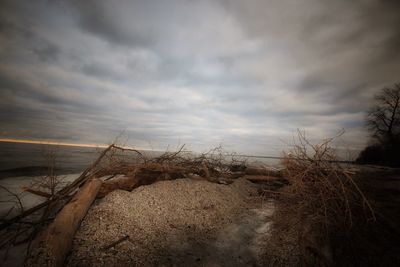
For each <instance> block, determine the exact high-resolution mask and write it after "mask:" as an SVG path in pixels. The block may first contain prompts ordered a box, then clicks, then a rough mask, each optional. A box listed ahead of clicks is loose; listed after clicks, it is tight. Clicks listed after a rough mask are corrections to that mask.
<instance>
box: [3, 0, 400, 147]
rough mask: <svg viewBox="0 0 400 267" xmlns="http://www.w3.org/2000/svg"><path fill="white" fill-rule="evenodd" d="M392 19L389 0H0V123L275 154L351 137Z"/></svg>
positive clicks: (386, 70) (393, 77)
mask: <svg viewBox="0 0 400 267" xmlns="http://www.w3.org/2000/svg"><path fill="white" fill-rule="evenodd" d="M398 25H400V3H399V1H378V0H358V1H351V2H349V1H344V0H343V1H317V0H299V1H282V0H280V1H278V0H268V1H263V0H252V1H239V0H238V1H223V0H221V1H184V0H174V1H165V2H164V1H123V0H120V1H32V2H24V1H1V3H0V41H1V42H0V59H1V61H0V62H1V63H0V95H1V98H0V111H1V114H0V122H1V129H0V134H1V137H14V138H36V139H53V140H61V141H82V142H88V143H93V142H98V143H104V142H108V141H110V140H112V139H113V137H115V136H116V135H118V133H120V132H121V131H122V130H125V134H126V135H127V136H128V137H129V142H130V143H131V144H134V145H138V146H143V147H148V146H149V143H151V144H152V146H153V147H155V148H160V147H166V146H167V145H168V144H172V145H174V144H177V143H179V142H181V143H187V144H191V145H192V148H193V149H196V150H204V149H207V147H208V146H212V145H217V144H219V143H221V142H222V143H223V144H224V145H225V146H226V147H227V148H229V149H233V150H238V151H241V152H245V153H258V154H278V153H279V152H280V150H281V149H282V147H284V146H285V145H284V142H282V140H290V138H291V136H292V134H293V133H294V131H295V130H296V128H303V129H305V130H307V132H308V133H309V134H310V135H311V137H312V138H314V137H324V136H327V135H332V134H335V133H337V131H339V130H340V129H341V128H346V130H347V133H346V135H345V137H343V138H344V139H345V141H344V142H347V144H350V146H352V147H355V148H359V147H360V146H362V145H363V144H364V143H365V136H366V134H365V131H364V129H363V118H364V111H365V109H366V108H367V107H368V105H369V101H370V99H371V96H372V95H373V94H374V93H375V92H376V91H377V90H379V88H381V87H382V86H384V85H389V84H391V83H393V82H396V81H398V79H399V76H398V74H399V73H400V63H399V60H400V53H399V52H400V51H399V47H400V28H399V27H398Z"/></svg>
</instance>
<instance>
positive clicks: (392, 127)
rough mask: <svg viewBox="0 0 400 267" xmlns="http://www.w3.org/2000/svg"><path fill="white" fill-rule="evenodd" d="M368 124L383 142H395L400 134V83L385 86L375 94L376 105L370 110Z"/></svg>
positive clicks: (375, 135) (376, 136)
mask: <svg viewBox="0 0 400 267" xmlns="http://www.w3.org/2000/svg"><path fill="white" fill-rule="evenodd" d="M367 125H368V127H369V130H370V131H371V132H372V134H373V136H374V137H375V138H377V139H378V140H379V141H381V142H387V141H388V142H393V141H394V140H395V139H397V138H398V137H399V135H400V83H396V84H394V85H393V86H392V87H385V88H383V89H382V91H381V92H380V93H379V94H377V95H375V105H374V106H373V107H372V108H371V109H370V110H369V111H368V116H367Z"/></svg>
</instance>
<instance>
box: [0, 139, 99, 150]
mask: <svg viewBox="0 0 400 267" xmlns="http://www.w3.org/2000/svg"><path fill="white" fill-rule="evenodd" d="M0 142H7V143H25V144H39V145H57V146H78V147H101V148H106V147H107V145H104V144H103V145H95V144H76V143H64V142H55V141H39V140H29V139H12V138H0Z"/></svg>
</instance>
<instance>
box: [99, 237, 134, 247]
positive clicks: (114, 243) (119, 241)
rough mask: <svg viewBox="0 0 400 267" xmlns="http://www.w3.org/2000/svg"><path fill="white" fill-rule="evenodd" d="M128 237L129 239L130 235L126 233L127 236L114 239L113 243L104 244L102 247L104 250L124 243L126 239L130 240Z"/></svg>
mask: <svg viewBox="0 0 400 267" xmlns="http://www.w3.org/2000/svg"><path fill="white" fill-rule="evenodd" d="M128 239H129V235H125V236H123V237H121V238H120V239H118V240H117V241H114V242H112V243H111V244H109V245H107V246H104V247H103V248H102V249H103V250H107V249H110V248H112V247H115V246H116V245H118V244H120V243H122V242H124V241H125V240H128Z"/></svg>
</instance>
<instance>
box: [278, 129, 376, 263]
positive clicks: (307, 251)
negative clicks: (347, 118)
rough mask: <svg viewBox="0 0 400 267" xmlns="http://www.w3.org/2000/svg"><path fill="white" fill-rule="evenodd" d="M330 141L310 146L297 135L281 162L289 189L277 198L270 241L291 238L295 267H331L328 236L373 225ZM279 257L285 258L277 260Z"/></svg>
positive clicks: (371, 213)
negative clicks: (301, 266) (297, 263)
mask: <svg viewBox="0 0 400 267" xmlns="http://www.w3.org/2000/svg"><path fill="white" fill-rule="evenodd" d="M333 140H334V138H329V139H326V140H323V141H322V142H321V143H318V144H312V143H310V142H309V141H308V140H307V138H306V136H305V134H304V133H303V132H301V131H298V138H297V140H296V142H295V144H294V145H293V147H292V150H291V151H290V152H289V153H285V154H284V158H283V160H282V164H283V166H284V171H283V176H284V177H285V178H286V179H287V180H288V181H289V184H290V186H288V187H286V188H284V189H283V190H282V191H280V192H278V194H276V195H278V196H279V202H278V208H277V211H276V212H275V218H274V230H273V235H275V242H278V243H279V242H280V241H279V239H280V240H282V238H283V239H287V238H288V236H291V239H292V243H293V242H294V243H297V245H296V246H297V250H296V249H295V250H296V251H297V252H296V253H297V255H300V263H302V264H304V265H306V266H329V265H331V264H332V251H331V248H330V241H329V239H330V236H331V234H332V233H336V232H346V231H348V230H349V229H351V228H352V227H353V226H354V225H356V224H357V223H359V221H360V220H362V221H374V220H375V214H374V211H373V210H372V208H371V206H370V204H369V202H368V200H367V199H366V197H365V196H364V194H363V192H362V191H361V190H360V189H359V187H358V186H357V184H356V183H355V182H354V180H353V173H352V172H351V171H349V170H348V169H346V168H344V167H343V166H342V165H341V164H340V163H339V161H338V157H337V156H336V154H335V151H334V149H333V148H332V146H331V145H332V141H333ZM273 235H272V236H273ZM272 243H273V242H272ZM277 247H279V244H278V245H277ZM296 253H294V254H296ZM278 254H279V253H278ZM275 256H276V255H275ZM277 256H278V257H279V255H277ZM284 257H290V256H288V255H285V256H283V257H281V259H282V258H284Z"/></svg>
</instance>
